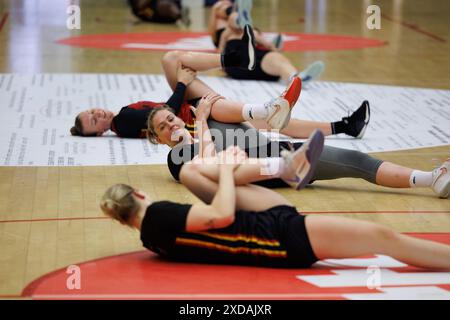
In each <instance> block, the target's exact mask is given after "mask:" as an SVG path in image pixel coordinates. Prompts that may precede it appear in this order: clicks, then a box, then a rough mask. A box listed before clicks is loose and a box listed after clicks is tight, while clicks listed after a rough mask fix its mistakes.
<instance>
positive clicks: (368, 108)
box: [356, 102, 370, 139]
mask: <svg viewBox="0 0 450 320" xmlns="http://www.w3.org/2000/svg"><path fill="white" fill-rule="evenodd" d="M364 104H365V105H366V106H367V107H366V116H365V117H364V127H363V128H362V129H361V131H360V132H359V134H358V135H357V136H356V139H362V137H363V136H364V134H365V133H366V129H367V127H368V126H369V121H370V105H369V102H364Z"/></svg>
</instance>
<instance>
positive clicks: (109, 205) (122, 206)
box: [100, 184, 139, 226]
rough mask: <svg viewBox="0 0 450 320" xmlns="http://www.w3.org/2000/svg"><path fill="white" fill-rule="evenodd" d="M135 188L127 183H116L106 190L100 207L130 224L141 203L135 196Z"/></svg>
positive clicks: (106, 212) (118, 219) (104, 211)
mask: <svg viewBox="0 0 450 320" xmlns="http://www.w3.org/2000/svg"><path fill="white" fill-rule="evenodd" d="M133 192H134V189H133V188H132V187H130V186H129V185H126V184H116V185H113V186H112V187H110V188H109V189H108V190H106V192H105V194H104V195H103V197H102V199H101V201H100V208H101V209H102V211H103V213H104V214H106V215H107V216H109V217H111V218H113V219H114V220H117V221H119V222H121V223H123V224H126V225H128V226H130V221H131V218H132V217H133V216H135V215H136V214H137V211H138V210H139V203H138V202H137V201H136V199H135V198H134V197H133Z"/></svg>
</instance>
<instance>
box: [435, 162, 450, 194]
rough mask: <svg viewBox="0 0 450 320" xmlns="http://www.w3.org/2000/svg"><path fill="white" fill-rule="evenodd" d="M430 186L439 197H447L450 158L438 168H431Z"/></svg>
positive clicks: (449, 189)
mask: <svg viewBox="0 0 450 320" xmlns="http://www.w3.org/2000/svg"><path fill="white" fill-rule="evenodd" d="M431 188H433V191H434V192H435V193H436V194H437V195H438V196H439V197H440V198H448V197H449V196H450V158H449V159H447V160H446V161H445V162H444V163H443V164H442V165H441V166H440V167H439V168H436V169H434V170H433V182H432V183H431Z"/></svg>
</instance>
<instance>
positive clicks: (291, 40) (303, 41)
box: [57, 32, 386, 52]
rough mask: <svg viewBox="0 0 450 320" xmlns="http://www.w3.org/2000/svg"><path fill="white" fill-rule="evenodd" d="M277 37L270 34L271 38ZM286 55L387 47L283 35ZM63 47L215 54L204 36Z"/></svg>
mask: <svg viewBox="0 0 450 320" xmlns="http://www.w3.org/2000/svg"><path fill="white" fill-rule="evenodd" d="M274 35H275V34H266V36H267V37H268V38H270V37H273V36H274ZM283 37H284V49H283V51H294V52H295V51H319V50H320V51H330V50H349V49H360V48H370V47H378V46H382V45H385V44H386V42H385V41H381V40H377V39H369V38H361V37H353V36H343V35H327V34H302V33H289V32H288V33H283ZM57 42H58V43H60V44H64V45H70V46H76V47H83V48H99V49H114V50H151V51H168V50H187V51H214V50H215V48H214V46H213V44H212V42H211V38H210V36H209V35H208V34H207V33H204V32H149V33H116V34H92V35H82V36H78V37H71V38H66V39H62V40H59V41H57Z"/></svg>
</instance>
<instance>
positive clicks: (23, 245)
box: [0, 0, 450, 297]
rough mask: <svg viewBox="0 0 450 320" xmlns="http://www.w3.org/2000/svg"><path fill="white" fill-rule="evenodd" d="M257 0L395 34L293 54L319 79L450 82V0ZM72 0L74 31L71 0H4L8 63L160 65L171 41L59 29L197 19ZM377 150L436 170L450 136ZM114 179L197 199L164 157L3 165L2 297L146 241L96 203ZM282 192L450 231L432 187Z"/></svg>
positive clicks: (318, 24)
mask: <svg viewBox="0 0 450 320" xmlns="http://www.w3.org/2000/svg"><path fill="white" fill-rule="evenodd" d="M254 2H255V6H254V10H253V18H254V22H255V24H256V25H257V26H258V27H259V28H261V29H262V30H264V31H270V32H278V31H279V32H289V31H291V32H305V33H327V34H345V35H353V36H361V37H367V38H376V39H380V40H384V41H387V42H388V44H387V45H386V46H381V47H376V48H368V49H360V50H342V51H323V52H322V51H314V52H300V53H299V52H297V53H293V52H290V53H286V55H287V56H288V57H289V58H290V59H291V60H292V61H293V62H294V63H295V64H296V65H298V66H304V65H306V64H307V63H310V62H312V61H313V60H316V59H321V60H323V61H324V62H325V63H326V68H327V69H326V72H325V74H324V75H323V76H322V78H321V80H328V81H343V82H360V83H374V84H388V85H397V86H413V87H426V88H440V89H450V35H449V31H450V22H449V20H448V17H449V16H450V2H448V1H442V0H430V1H421V0H408V1H402V0H385V1H376V0H374V1H362V0H361V1H360V0H351V1H349V0H334V1H326V0H323V1H306V0H298V1H277V0H257V1H254ZM76 3H79V4H80V6H81V17H82V25H81V30H79V31H76V30H75V31H70V30H67V28H66V27H65V21H66V19H67V14H66V11H65V9H66V7H65V6H66V5H67V1H57V0H53V1H51V0H47V1H31V0H29V1H26V0H9V1H8V0H0V71H1V72H2V73H71V72H73V73H83V72H89V73H162V70H161V67H160V64H159V61H160V58H161V56H162V55H163V52H149V51H112V50H96V49H83V48H76V47H69V46H62V45H58V44H56V40H59V39H62V38H66V37H69V36H75V35H81V34H94V33H95V34H99V33H114V32H150V31H152V32H156V31H179V30H180V29H181V30H189V29H186V28H185V27H178V26H175V25H167V26H164V25H153V24H144V23H141V24H136V23H135V21H136V20H135V18H134V17H133V16H132V15H131V14H130V12H129V9H128V8H127V6H126V1H125V0H114V1H111V0H96V1H79V2H76ZM370 4H377V5H379V6H380V7H381V10H382V15H383V18H382V20H381V23H382V25H381V30H372V31H371V30H368V29H367V28H366V26H365V21H366V18H367V16H368V15H367V14H366V8H367V6H368V5H370ZM307 6H312V13H313V14H312V15H311V16H306V13H305V8H306V7H307ZM319 6H322V11H321V13H319ZM208 13H209V10H206V11H205V12H203V11H201V10H193V12H192V14H193V17H194V20H195V21H194V23H193V25H192V27H191V29H190V30H193V31H205V30H206V28H205V27H206V26H205V24H204V21H207V14H208ZM211 74H214V75H216V74H217V75H220V73H218V72H213V73H211ZM0 103H1V107H5V102H4V101H1V102H0ZM449 129H450V128H449ZM375 156H377V157H379V158H381V159H384V160H387V161H392V162H394V163H398V164H402V165H405V166H409V167H414V168H417V169H422V170H430V169H432V167H433V166H434V165H436V164H438V163H440V162H442V161H444V160H445V159H446V158H448V157H449V156H450V146H445V147H438V148H430V149H420V150H409V151H399V152H390V153H380V154H375ZM435 159H437V161H436V160H435ZM117 182H125V183H129V184H132V185H134V186H136V187H138V188H142V189H143V190H145V191H147V192H150V193H151V194H153V195H154V197H155V198H156V199H168V200H174V201H183V202H188V201H197V200H195V198H194V197H193V196H191V195H190V194H189V193H188V192H187V191H186V190H185V189H184V188H183V186H181V185H179V184H176V183H173V181H172V179H171V177H170V175H169V172H168V170H167V169H166V167H165V165H153V166H114V167H112V166H104V167H0V251H1V255H0V296H1V297H17V296H19V295H20V293H21V291H22V289H23V288H24V287H25V286H26V285H27V284H28V283H29V282H31V281H32V280H34V279H35V278H37V277H39V276H42V275H44V274H46V273H48V272H51V271H53V270H55V269H58V268H62V267H65V266H67V265H70V264H74V263H79V262H83V261H87V260H91V259H96V258H100V257H105V256H111V255H116V254H120V253H124V252H130V251H136V250H140V249H141V248H142V247H141V244H140V241H139V237H138V234H137V232H134V231H131V230H128V229H125V228H123V227H121V226H119V225H118V224H117V223H114V222H112V221H110V220H108V219H103V218H102V215H101V212H100V211H99V209H98V200H99V197H100V196H101V194H102V193H103V192H104V190H105V189H106V188H107V187H108V186H110V185H112V184H113V183H117ZM280 192H281V193H282V194H284V195H285V196H286V197H288V198H289V200H290V201H292V202H293V203H295V204H296V205H297V206H298V208H299V210H300V211H303V212H322V211H326V212H330V214H336V215H341V216H349V217H354V218H356V219H365V220H371V221H376V222H378V223H381V224H384V225H387V226H390V227H392V228H394V229H396V230H398V231H402V232H450V202H449V200H448V199H446V200H442V199H438V198H437V197H436V196H435V195H434V194H433V192H432V191H431V190H429V189H416V190H412V189H408V190H400V189H397V190H394V189H388V188H383V187H378V186H374V185H370V184H368V183H366V182H363V181H358V180H355V179H341V180H338V181H323V182H318V183H315V184H314V185H313V186H312V187H309V188H307V189H306V190H304V191H302V192H300V193H297V192H294V191H292V190H280ZM358 212H366V213H362V214H360V213H358ZM374 212H375V213H374Z"/></svg>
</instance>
